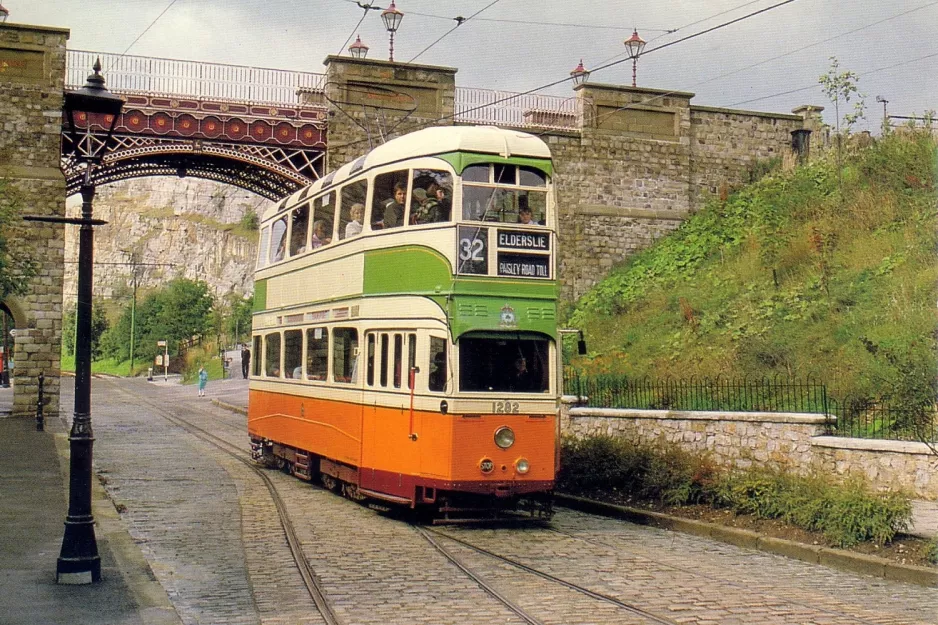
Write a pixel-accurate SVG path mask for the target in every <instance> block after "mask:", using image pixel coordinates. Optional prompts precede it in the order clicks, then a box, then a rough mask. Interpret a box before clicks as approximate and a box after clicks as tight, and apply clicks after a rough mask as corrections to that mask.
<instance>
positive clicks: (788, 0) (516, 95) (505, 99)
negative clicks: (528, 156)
mask: <svg viewBox="0 0 938 625" xmlns="http://www.w3.org/2000/svg"><path fill="white" fill-rule="evenodd" d="M792 2H795V0H783V1H782V2H778V3H776V4H773V5H771V6H769V7H765V8H763V9H759V10H758V11H753V12H752V13H747V14H746V15H743V16H741V17H738V18H736V19H733V20H730V21H728V22H723V23H721V24H717V25H716V26H713V27H711V28H708V29H706V30H702V31H700V32H697V33H693V34H690V35H687V36H686V37H681V38H680V39H675V40H674V41H671V42H668V43H665V44H662V45H660V46H658V47H656V48H652V49H651V50H646V51H645V52H644V54H650V53H652V52H655V51H657V50H661V49H663V48H666V47H670V46H673V45H675V44H678V43H682V42H684V41H688V40H690V39H693V38H695V37H699V36H701V35H704V34H707V33H711V32H714V31H716V30H719V29H721V28H725V27H726V26H730V25H732V24H736V23H738V22H740V21H742V20H745V19H748V18H750V17H754V16H756V15H760V14H762V13H765V12H767V11H771V10H773V9H776V8H778V7H781V6H784V5H786V4H790V3H792ZM627 60H629V59H627V58H626V59H620V60H618V61H612V62H610V63H606V64H605V65H602V66H600V67H597V68H596V69H594V70H593V71H594V72H597V71H600V70H603V69H607V68H609V67H613V66H615V65H618V64H620V63H623V62H625V61H627ZM570 80H572V78H571V77H570V76H567V77H566V78H561V79H559V80H555V81H552V82H549V83H547V84H544V85H541V86H539V87H534V88H533V89H528V90H527V91H522V92H520V93H513V94H511V95H508V96H505V97H503V98H499V99H497V100H494V101H492V102H489V103H487V104H480V105H478V106H474V107H471V108H468V109H465V110H463V111H460V114H465V113H471V112H472V111H477V110H481V109H485V108H489V107H490V106H494V105H496V104H501V103H503V102H508V101H510V100H515V99H517V98H520V97H522V96H526V95H530V94H532V93H536V92H538V91H542V90H544V89H548V88H550V87H554V86H556V85H559V84H562V83H565V82H568V81H570ZM456 115H457V113H455V112H454V113H452V114H450V115H444V116H443V117H440V118H438V119H435V120H433V121H430V122H421V123H419V124H416V125H414V127H413V128H411V129H409V132H413V131H414V130H419V129H421V128H425V127H427V126H430V125H436V124H437V123H439V122H441V121H446V120H448V119H452V118H454V117H455V116H456ZM394 129H396V126H395V127H394V128H392V130H394ZM389 132H390V131H389ZM365 141H367V138H364V139H356V140H354V141H349V142H348V143H344V144H342V145H339V146H336V147H334V148H333V149H343V148H347V147H350V146H353V145H358V144H360V143H364V142H365Z"/></svg>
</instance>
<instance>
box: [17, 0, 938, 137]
mask: <svg viewBox="0 0 938 625" xmlns="http://www.w3.org/2000/svg"><path fill="white" fill-rule="evenodd" d="M371 1H372V2H374V4H375V5H376V6H380V7H382V8H384V7H387V6H388V3H389V2H390V0H387V1H385V0H371ZM782 2H784V0H654V1H652V2H649V1H648V0H642V1H639V0H400V2H399V3H397V8H398V10H400V11H402V12H403V13H404V18H403V20H402V23H401V26H400V29H399V30H398V32H397V34H396V36H395V46H394V48H395V60H396V61H413V62H415V63H424V64H429V65H443V66H448V67H455V68H457V69H458V73H457V75H456V82H457V86H460V87H476V88H485V89H498V90H504V91H526V90H529V89H535V88H537V87H540V86H542V85H546V84H548V83H553V82H555V81H558V80H561V79H564V78H567V77H568V76H569V72H570V71H571V70H572V69H573V68H574V67H575V66H576V65H577V63H578V62H579V61H580V60H581V59H582V61H583V64H584V65H585V66H586V67H587V69H592V68H596V67H599V66H600V65H603V64H606V63H608V62H611V61H616V60H620V59H625V58H626V55H625V47H624V45H623V41H624V40H625V39H627V38H628V37H629V36H630V35H631V33H632V30H633V28H634V29H637V30H638V33H639V35H640V36H641V37H642V38H643V39H645V40H646V41H648V44H647V46H646V48H645V52H644V54H643V55H642V56H641V57H640V58H639V59H638V81H637V84H638V86H641V87H650V88H655V89H667V90H677V91H687V92H691V93H695V94H696V95H695V97H694V98H693V99H692V100H691V102H692V104H695V105H699V106H717V107H728V108H739V109H746V110H756V111H769V112H775V113H788V112H790V111H791V110H792V109H793V108H794V107H797V106H799V105H802V104H814V105H820V106H825V107H826V110H825V112H824V117H825V121H827V122H828V123H831V124H833V123H834V115H833V105H832V104H831V103H830V101H829V100H828V99H827V97H826V96H825V95H824V93H823V92H822V90H821V87H820V85H819V84H818V77H819V76H820V75H822V74H825V73H827V72H828V71H829V70H830V66H831V61H830V57H836V58H837V60H838V61H839V64H840V70H841V71H851V72H854V73H856V74H857V75H858V80H857V86H858V88H859V90H860V92H861V93H863V94H865V96H866V98H865V101H866V119H865V120H863V121H861V122H860V123H859V124H858V126H857V127H856V129H857V130H871V131H872V132H873V133H874V134H878V133H879V129H880V127H881V124H882V119H883V104H882V103H879V102H877V101H876V99H877V96H879V97H881V98H884V99H886V100H887V101H888V103H887V104H886V109H887V112H888V113H889V114H890V115H906V116H909V115H913V114H919V115H920V114H922V113H923V112H924V111H928V110H935V109H938V36H936V35H938V0H790V1H789V2H787V3H785V4H782V5H781V6H778V7H776V8H772V9H770V10H766V11H764V12H762V13H760V14H758V15H754V16H752V17H748V18H744V19H741V20H740V21H738V22H736V23H734V24H729V25H727V26H725V27H722V28H718V29H716V30H713V31H712V32H706V33H703V32H702V31H705V30H707V29H710V28H713V27H717V26H719V25H720V24H723V23H726V22H730V21H732V20H735V19H738V18H743V17H744V16H746V15H748V14H750V13H754V12H756V11H759V10H762V9H767V8H768V7H772V6H773V5H776V4H780V3H782ZM2 3H3V6H5V7H6V8H7V9H8V10H9V11H10V18H9V21H10V22H17V23H23V24H36V25H44V26H59V27H65V28H69V29H70V30H71V36H70V39H69V42H68V46H69V48H70V49H73V50H92V51H100V52H109V53H117V54H120V53H125V52H126V53H127V54H129V55H138V56H157V57H164V58H174V59H185V60H192V61H207V62H215V63H229V64H236V65H251V66H255V67H271V68H278V69H286V70H297V71H310V72H324V71H325V68H324V66H323V61H324V59H325V58H326V56H328V55H331V54H339V53H342V54H347V52H346V51H345V49H346V48H347V47H348V45H349V43H350V41H349V38H351V40H352V41H354V36H355V35H360V36H361V39H362V41H363V42H364V43H365V44H367V45H368V46H369V47H370V48H371V49H370V51H369V55H368V56H369V58H376V59H387V58H388V57H387V54H388V35H387V33H386V32H385V30H384V26H383V24H382V22H381V18H380V11H367V12H366V11H364V10H363V9H362V8H360V7H359V6H358V5H357V4H356V3H355V2H354V1H353V0H304V1H300V0H2ZM366 13H367V14H366ZM363 16H364V19H363V20H362V17H363ZM457 16H462V17H466V18H469V17H471V19H469V20H467V21H465V22H463V23H462V25H460V26H459V27H458V28H456V29H455V30H454V31H453V32H450V33H449V34H446V33H447V31H450V30H451V29H452V28H453V27H454V26H456V24H457V22H456V21H455V20H454V19H453V18H455V17H457ZM360 20H361V23H360V24H359V21H360ZM668 31H674V32H668ZM697 33H702V34H699V36H696V37H693V38H691V39H688V40H686V41H678V40H680V39H682V38H684V37H689V36H692V35H695V34H697ZM440 37H443V38H442V39H440ZM438 39H440V40H439V41H438V42H437V40H438ZM434 42H436V43H434ZM672 42H674V43H672ZM431 44H432V45H431ZM667 44H672V45H667ZM428 46H429V49H428ZM659 46H666V47H661V48H660V49H656V48H658V47H659ZM631 79H632V67H631V62H630V61H628V60H627V59H626V60H625V61H624V62H622V63H619V64H617V65H614V66H612V67H608V68H606V69H603V70H601V71H597V72H595V73H594V74H593V75H592V76H591V77H590V81H594V82H601V83H612V84H631ZM540 93H544V94H551V95H561V96H564V95H571V96H572V95H573V92H572V83H569V82H566V83H563V84H560V85H556V86H553V87H550V88H548V89H546V90H544V91H541V92H540ZM842 112H843V111H842Z"/></svg>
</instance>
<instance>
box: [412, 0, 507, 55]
mask: <svg viewBox="0 0 938 625" xmlns="http://www.w3.org/2000/svg"><path fill="white" fill-rule="evenodd" d="M499 2H500V0H492V1H491V2H490V3H488V4H487V5H485V6H484V7H482V8H481V9H479V10H478V11H476V12H475V13H473V14H472V15H470V16H469V17H467V18H465V19H462V20H461V19H457V20H456V25H455V26H453V27H452V28H450V29H449V30H448V31H446V32H445V33H443V35H441V36H440V38H439V39H437V40H436V41H434V42H433V43H431V44H430V45H428V46H427V47H426V48H424V49H423V50H421V51H420V52H418V53H417V55H416V56H414V57H413V58H412V59H410V60H409V61H407V62H408V63H413V62H414V61H415V60H417V59H418V58H419V57H420V56H421V55H422V54H423V53H424V52H426V51H427V50H429V49H430V48H432V47H433V46H435V45H436V44H438V43H440V42H441V41H443V39H445V38H446V36H447V35H449V34H450V33H451V32H453V31H454V30H456V29H457V28H459V27H460V26H462V25H463V24H465V23H466V22H468V21H469V20H471V19H472V18H474V17H475V16H476V15H478V14H479V13H482V12H483V11H485V10H487V9H489V8H491V7H493V6H495V5H496V4H498V3H499Z"/></svg>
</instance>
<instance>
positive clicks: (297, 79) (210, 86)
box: [65, 50, 326, 108]
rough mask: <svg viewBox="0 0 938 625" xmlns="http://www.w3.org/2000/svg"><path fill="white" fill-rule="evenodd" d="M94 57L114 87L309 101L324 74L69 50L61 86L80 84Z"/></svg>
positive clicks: (253, 100)
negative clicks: (63, 83) (98, 60)
mask: <svg viewBox="0 0 938 625" xmlns="http://www.w3.org/2000/svg"><path fill="white" fill-rule="evenodd" d="M97 58H100V59H101V67H102V73H103V74H104V77H105V80H106V81H107V87H108V89H110V90H111V91H114V92H115V93H138V94H145V95H164V96H177V97H180V98H195V99H201V100H214V101H226V102H243V103H248V104H261V105H271V106H291V107H310V106H311V105H310V98H309V95H308V94H309V93H311V92H319V91H322V89H323V87H324V86H325V82H326V77H325V74H317V73H313V72H295V71H288V70H281V69H270V68H263V67H250V66H246V65H226V64H222V63H200V62H196V61H181V60H177V59H165V58H159V57H145V56H133V55H119V54H109V53H106V52H91V51H88V50H69V51H68V60H67V65H66V67H67V72H66V79H65V88H66V89H78V88H80V87H81V86H83V85H84V84H85V79H86V78H87V76H88V74H90V73H91V71H92V70H91V68H92V66H93V65H94V62H95V59H97ZM304 94H305V95H304ZM312 108H321V106H318V105H312Z"/></svg>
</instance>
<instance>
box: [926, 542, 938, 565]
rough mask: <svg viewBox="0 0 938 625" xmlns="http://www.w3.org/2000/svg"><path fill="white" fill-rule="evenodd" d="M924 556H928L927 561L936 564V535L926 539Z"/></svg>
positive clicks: (937, 543) (937, 551)
mask: <svg viewBox="0 0 938 625" xmlns="http://www.w3.org/2000/svg"><path fill="white" fill-rule="evenodd" d="M925 557H926V558H928V561H929V562H931V563H932V564H938V537H935V538H932V539H931V540H930V541H928V547H927V550H926V552H925Z"/></svg>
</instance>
